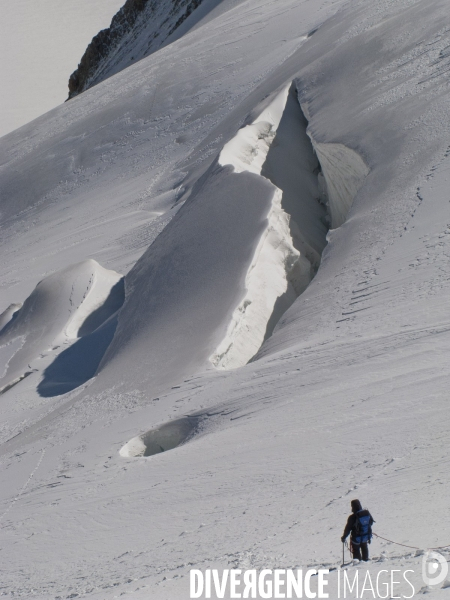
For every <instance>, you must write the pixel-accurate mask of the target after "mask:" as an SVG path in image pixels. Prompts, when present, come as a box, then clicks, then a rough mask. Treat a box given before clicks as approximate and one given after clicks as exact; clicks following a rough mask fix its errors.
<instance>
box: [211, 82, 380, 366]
mask: <svg viewBox="0 0 450 600" xmlns="http://www.w3.org/2000/svg"><path fill="white" fill-rule="evenodd" d="M219 164H221V165H223V166H225V165H231V166H232V167H233V168H234V171H235V172H236V173H242V172H244V171H247V172H250V173H254V174H256V175H258V176H260V177H264V178H265V179H267V180H269V181H270V182H271V183H272V184H273V199H272V206H271V209H270V211H269V214H268V215H267V226H266V228H265V230H264V232H263V235H262V236H261V238H260V240H259V243H258V245H257V247H256V250H255V253H254V256H253V260H252V262H251V265H250V268H249V270H248V272H247V276H246V280H245V290H246V291H245V295H244V297H243V298H242V300H241V302H240V303H239V305H238V306H237V307H236V309H235V310H234V312H233V314H232V318H231V320H230V323H229V325H228V327H227V331H226V334H225V336H224V337H223V339H222V341H221V342H220V344H219V345H218V346H217V348H216V349H215V351H214V353H213V354H212V356H211V357H210V361H211V362H212V364H213V365H214V366H216V367H217V368H220V369H233V368H237V367H240V366H243V365H244V364H246V363H247V362H249V361H250V360H251V359H252V358H253V357H254V356H255V355H256V353H257V352H258V350H259V348H260V347H261V345H262V344H263V343H264V341H265V340H266V339H267V338H268V337H270V336H271V335H272V333H273V331H274V328H275V326H276V324H277V323H278V322H279V320H280V319H281V317H282V315H283V314H284V313H285V312H286V311H287V310H288V308H289V307H290V306H291V305H292V304H293V303H294V302H295V300H296V299H297V298H298V297H299V296H300V295H301V294H302V293H303V292H304V291H305V289H306V288H307V287H308V285H309V284H310V282H311V280H312V279H313V278H314V276H315V274H316V273H317V270H318V268H319V265H320V261H321V255H322V252H323V250H324V248H325V246H326V244H327V234H328V231H329V229H330V228H331V229H335V228H337V227H339V226H340V225H342V223H343V222H344V221H345V219H346V217H347V214H348V211H349V209H350V207H351V205H352V203H353V200H354V198H355V196H356V194H357V193H358V191H359V189H360V188H361V186H362V184H363V182H364V179H365V177H366V176H367V174H368V172H369V169H368V167H367V165H366V164H365V162H364V160H363V159H362V158H361V157H360V156H359V155H358V154H357V153H356V152H355V151H354V150H352V149H350V148H347V147H346V146H344V145H342V144H336V143H330V144H329V143H318V142H316V141H315V140H314V138H313V137H312V135H311V133H310V131H309V129H308V120H307V118H306V117H305V111H304V110H303V108H302V106H301V105H300V102H299V99H298V91H297V87H296V84H295V83H291V84H289V85H288V86H286V87H285V88H284V89H283V90H282V91H281V92H279V93H278V94H277V95H276V96H275V97H274V98H273V99H272V101H271V102H270V104H269V105H268V106H267V107H266V108H265V109H264V110H263V111H262V113H261V114H260V115H259V117H257V118H256V119H255V120H254V121H253V123H251V124H250V125H247V126H245V127H243V128H242V129H240V130H239V131H238V133H237V134H236V136H235V137H234V138H233V139H232V140H230V142H228V143H227V144H226V145H225V146H224V148H223V150H222V152H221V154H220V157H219Z"/></svg>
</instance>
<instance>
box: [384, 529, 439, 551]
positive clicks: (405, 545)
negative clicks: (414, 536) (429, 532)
mask: <svg viewBox="0 0 450 600" xmlns="http://www.w3.org/2000/svg"><path fill="white" fill-rule="evenodd" d="M372 535H374V536H375V537H377V538H380V540H384V541H385V542H389V543H390V544H396V545H397V546H403V548H412V549H413V550H423V548H419V547H418V546H408V545H407V544H400V542H394V540H389V539H388V538H385V537H383V536H381V535H378V534H377V533H373V534H372ZM447 548H450V544H448V545H447V546H439V547H438V548H427V550H446V549H447Z"/></svg>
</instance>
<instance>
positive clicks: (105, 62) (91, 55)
mask: <svg viewBox="0 0 450 600" xmlns="http://www.w3.org/2000/svg"><path fill="white" fill-rule="evenodd" d="M201 3H202V0H166V1H164V2H162V1H161V0H127V1H126V2H125V4H124V6H122V8H121V9H120V10H119V12H118V13H117V14H116V15H115V16H114V17H113V20H112V21H111V25H110V27H109V29H103V30H102V31H100V32H99V33H98V34H97V35H96V36H95V37H94V38H93V39H92V42H91V43H90V44H89V46H88V47H87V50H86V52H85V53H84V55H83V57H82V59H81V61H80V64H79V65H78V68H77V70H76V71H74V72H73V73H72V75H71V76H70V79H69V99H70V98H73V97H74V96H77V95H78V94H80V93H81V92H84V91H85V90H87V89H89V88H90V87H92V86H93V85H96V84H97V83H100V81H103V80H104V79H107V78H108V77H111V76H112V75H114V74H115V73H118V72H119V71H121V70H122V69H125V68H126V67H128V66H130V65H131V64H133V62H136V61H137V60H140V59H141V58H144V56H148V55H149V54H151V53H152V52H155V51H156V50H157V49H158V48H160V47H161V46H162V45H163V44H164V42H165V41H166V40H167V39H168V38H169V36H170V35H172V33H174V31H175V30H176V29H178V27H179V26H180V25H181V24H182V23H183V22H184V21H185V20H186V19H187V18H188V17H189V16H190V15H191V14H192V13H193V11H194V10H195V9H196V8H197V7H198V6H200V4H201Z"/></svg>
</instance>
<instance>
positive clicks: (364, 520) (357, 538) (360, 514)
mask: <svg viewBox="0 0 450 600" xmlns="http://www.w3.org/2000/svg"><path fill="white" fill-rule="evenodd" d="M351 506H352V514H351V515H350V516H349V518H348V520H347V525H346V526H345V529H344V535H343V536H342V537H341V542H342V543H344V542H345V540H346V539H347V536H348V534H349V533H351V536H350V550H351V553H352V554H353V558H354V559H356V560H361V558H362V560H364V561H367V560H369V546H368V544H370V541H371V539H372V525H373V523H375V521H374V520H373V518H372V515H371V514H370V512H369V511H368V510H366V509H363V507H362V506H361V502H360V501H359V500H352V501H351Z"/></svg>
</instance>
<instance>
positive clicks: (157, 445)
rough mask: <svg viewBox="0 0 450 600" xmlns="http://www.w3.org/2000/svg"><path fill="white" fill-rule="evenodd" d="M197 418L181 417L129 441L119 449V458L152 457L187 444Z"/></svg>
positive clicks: (193, 431)
mask: <svg viewBox="0 0 450 600" xmlns="http://www.w3.org/2000/svg"><path fill="white" fill-rule="evenodd" d="M199 422H200V419H199V417H183V418H182V419H176V420H174V421H169V422H168V423H164V425H161V426H160V427H156V428H154V429H150V430H149V431H147V433H143V434H142V435H139V436H137V437H134V438H133V439H131V440H130V441H129V442H128V443H127V444H125V446H123V447H122V448H121V449H120V452H119V453H120V456H122V457H124V458H137V457H140V456H144V457H145V456H154V455H155V454H161V453H162V452H167V451H168V450H173V449H174V448H177V447H178V446H181V445H182V444H184V443H185V442H187V441H188V440H189V439H190V438H191V437H192V436H193V435H194V433H195V431H196V430H197V428H198V425H199Z"/></svg>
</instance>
